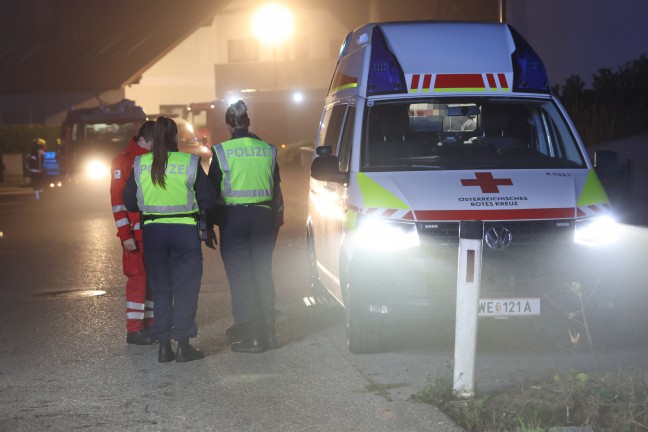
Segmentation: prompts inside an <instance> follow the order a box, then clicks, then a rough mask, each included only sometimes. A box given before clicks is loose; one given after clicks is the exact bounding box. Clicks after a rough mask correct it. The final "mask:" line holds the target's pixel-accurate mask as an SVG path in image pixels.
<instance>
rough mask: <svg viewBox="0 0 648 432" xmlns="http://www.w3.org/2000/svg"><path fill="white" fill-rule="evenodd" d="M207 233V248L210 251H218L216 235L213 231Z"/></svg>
mask: <svg viewBox="0 0 648 432" xmlns="http://www.w3.org/2000/svg"><path fill="white" fill-rule="evenodd" d="M206 232H207V238H206V239H205V246H207V247H208V248H209V249H214V250H216V245H217V244H218V241H217V240H216V233H215V232H214V230H213V229H208V230H207V231H206Z"/></svg>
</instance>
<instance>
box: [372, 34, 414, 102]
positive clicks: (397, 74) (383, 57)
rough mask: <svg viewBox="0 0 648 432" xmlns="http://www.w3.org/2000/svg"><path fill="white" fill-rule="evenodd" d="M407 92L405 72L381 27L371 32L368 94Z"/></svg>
mask: <svg viewBox="0 0 648 432" xmlns="http://www.w3.org/2000/svg"><path fill="white" fill-rule="evenodd" d="M397 93H407V84H406V83H405V74H404V73H403V69H401V66H400V64H399V63H398V60H397V59H396V56H395V55H394V54H393V53H392V52H391V51H389V48H387V42H385V37H384V36H383V33H382V30H380V27H378V26H376V27H374V29H373V31H372V32H371V60H370V63H369V76H368V77H367V96H376V95H381V94H397Z"/></svg>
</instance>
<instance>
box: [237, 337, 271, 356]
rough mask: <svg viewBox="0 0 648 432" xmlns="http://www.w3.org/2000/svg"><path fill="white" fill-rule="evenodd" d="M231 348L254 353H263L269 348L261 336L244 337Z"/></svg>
mask: <svg viewBox="0 0 648 432" xmlns="http://www.w3.org/2000/svg"><path fill="white" fill-rule="evenodd" d="M230 348H232V351H234V352H245V353H254V354H258V353H262V352H264V351H266V350H267V349H268V348H267V347H266V345H265V343H264V342H263V341H262V340H261V338H260V337H251V338H247V339H243V340H242V341H240V342H236V343H233V344H232V345H231V347H230Z"/></svg>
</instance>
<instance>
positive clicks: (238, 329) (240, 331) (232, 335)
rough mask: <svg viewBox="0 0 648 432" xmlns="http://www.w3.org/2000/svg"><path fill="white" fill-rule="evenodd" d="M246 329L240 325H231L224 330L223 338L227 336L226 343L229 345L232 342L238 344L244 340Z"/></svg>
mask: <svg viewBox="0 0 648 432" xmlns="http://www.w3.org/2000/svg"><path fill="white" fill-rule="evenodd" d="M246 333H247V332H246V327H245V326H244V325H241V324H236V323H235V324H233V325H232V326H231V327H227V330H225V336H227V341H228V342H229V343H230V344H233V343H234V342H240V341H242V340H243V339H245V336H246Z"/></svg>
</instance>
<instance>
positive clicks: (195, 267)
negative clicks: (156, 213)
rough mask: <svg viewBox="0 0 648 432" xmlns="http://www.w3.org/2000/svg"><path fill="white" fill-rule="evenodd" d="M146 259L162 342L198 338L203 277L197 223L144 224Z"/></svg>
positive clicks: (156, 327) (154, 330) (155, 329)
mask: <svg viewBox="0 0 648 432" xmlns="http://www.w3.org/2000/svg"><path fill="white" fill-rule="evenodd" d="M143 234H144V250H145V251H146V252H145V253H144V261H145V263H146V275H147V277H148V281H149V286H150V287H151V293H152V294H153V301H154V302H155V303H154V306H153V313H154V316H155V321H154V323H153V327H152V328H151V331H152V333H153V334H155V335H156V336H157V337H158V339H159V341H160V342H167V341H169V340H170V339H171V338H173V339H175V340H185V339H188V338H193V337H196V335H197V334H198V326H197V325H196V310H197V309H198V293H199V292H200V282H201V279H202V272H203V267H202V249H201V242H200V237H199V234H198V228H197V227H196V226H195V225H183V224H165V223H148V224H146V225H144V232H143Z"/></svg>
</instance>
